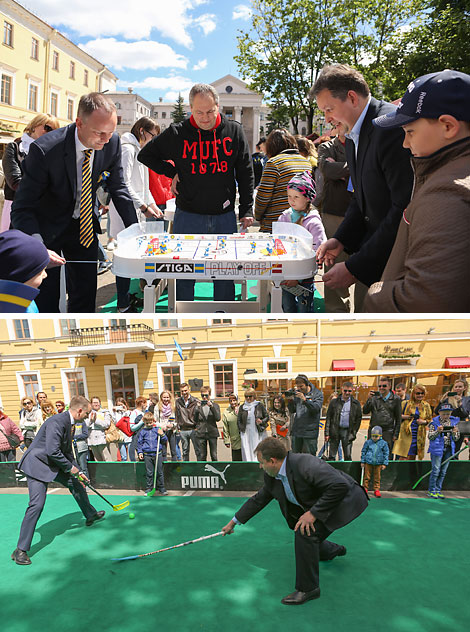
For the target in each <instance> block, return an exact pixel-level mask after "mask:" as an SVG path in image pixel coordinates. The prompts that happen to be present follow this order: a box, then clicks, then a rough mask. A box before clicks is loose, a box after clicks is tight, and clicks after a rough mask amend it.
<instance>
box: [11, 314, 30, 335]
mask: <svg viewBox="0 0 470 632" xmlns="http://www.w3.org/2000/svg"><path fill="white" fill-rule="evenodd" d="M13 325H14V327H15V338H16V340H28V339H30V338H31V329H30V326H29V320H28V319H27V318H21V319H15V320H14V321H13Z"/></svg>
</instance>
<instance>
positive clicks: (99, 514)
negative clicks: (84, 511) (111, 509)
mask: <svg viewBox="0 0 470 632" xmlns="http://www.w3.org/2000/svg"><path fill="white" fill-rule="evenodd" d="M105 513H106V512H105V511H98V512H97V513H96V514H95V515H94V516H93V518H88V520H87V521H86V523H85V524H86V526H87V527H91V525H92V524H93V523H94V522H98V520H101V518H104V514H105Z"/></svg>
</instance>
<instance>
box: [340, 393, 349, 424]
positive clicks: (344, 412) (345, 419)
mask: <svg viewBox="0 0 470 632" xmlns="http://www.w3.org/2000/svg"><path fill="white" fill-rule="evenodd" d="M350 412H351V398H349V399H348V400H347V401H346V402H344V404H343V408H342V409H341V416H340V418H339V427H340V428H349V414H350Z"/></svg>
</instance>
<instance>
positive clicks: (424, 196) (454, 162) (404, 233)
mask: <svg viewBox="0 0 470 632" xmlns="http://www.w3.org/2000/svg"><path fill="white" fill-rule="evenodd" d="M373 123H374V125H377V126H378V127H383V128H387V129H392V128H396V127H402V128H403V130H404V140H403V146H404V147H407V148H409V149H410V151H411V153H412V155H413V157H412V159H411V160H412V166H413V169H414V173H415V183H414V188H413V196H412V199H411V202H410V203H409V205H408V208H407V209H405V211H404V213H403V217H402V218H401V221H400V225H399V228H398V233H397V236H396V239H395V244H394V246H393V249H392V252H391V254H390V257H389V260H388V262H387V264H386V266H385V269H384V272H383V274H382V278H381V280H380V281H379V282H378V283H374V284H373V285H372V286H371V287H370V289H369V293H368V295H367V298H366V300H365V302H364V308H363V311H364V312H388V313H390V312H469V311H470V292H468V291H465V289H464V288H466V287H467V285H468V278H467V276H468V269H469V267H470V249H469V248H468V244H469V243H470V213H469V208H470V75H467V74H465V73H463V72H458V71H457V70H443V71H441V72H434V73H431V74H428V75H424V76H423V77H419V78H418V79H415V80H414V81H412V82H411V83H410V84H409V86H408V89H407V91H406V93H405V95H404V96H403V98H402V100H401V103H400V105H399V106H398V108H397V110H396V111H395V112H390V113H389V114H385V115H384V116H380V117H378V118H376V119H374V120H373Z"/></svg>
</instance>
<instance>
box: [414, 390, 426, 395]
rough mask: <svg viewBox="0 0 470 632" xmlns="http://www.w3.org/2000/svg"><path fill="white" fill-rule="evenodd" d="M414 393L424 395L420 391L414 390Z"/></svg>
mask: <svg viewBox="0 0 470 632" xmlns="http://www.w3.org/2000/svg"><path fill="white" fill-rule="evenodd" d="M415 395H424V393H422V392H421V391H415Z"/></svg>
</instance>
